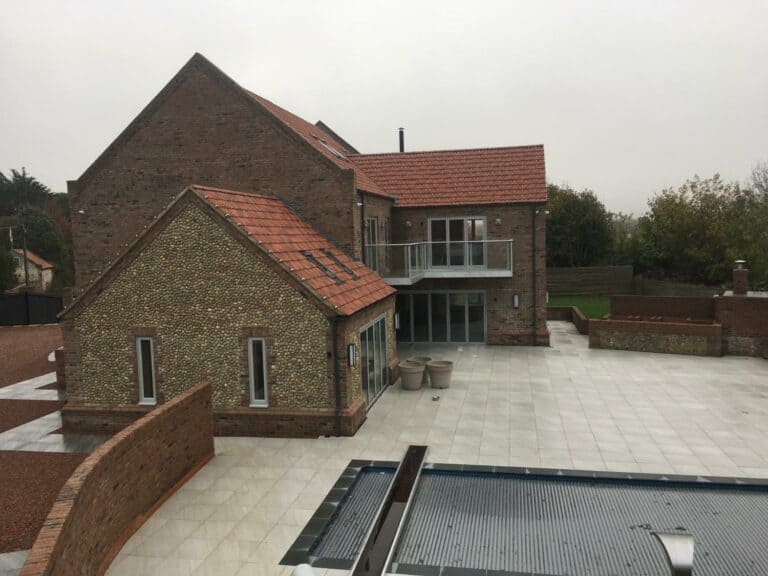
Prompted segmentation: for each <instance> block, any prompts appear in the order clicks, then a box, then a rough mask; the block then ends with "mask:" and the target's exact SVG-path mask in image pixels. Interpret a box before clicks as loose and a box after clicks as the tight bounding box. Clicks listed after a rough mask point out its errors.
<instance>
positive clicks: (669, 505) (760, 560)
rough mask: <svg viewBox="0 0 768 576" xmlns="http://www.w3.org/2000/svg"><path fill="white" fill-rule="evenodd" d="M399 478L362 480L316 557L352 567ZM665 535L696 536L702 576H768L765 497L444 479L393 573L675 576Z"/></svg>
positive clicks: (498, 477)
mask: <svg viewBox="0 0 768 576" xmlns="http://www.w3.org/2000/svg"><path fill="white" fill-rule="evenodd" d="M393 474H394V470H393V469H386V468H379V467H368V468H362V469H361V470H360V472H359V474H358V475H357V477H356V479H355V481H354V483H353V484H352V485H351V487H350V489H349V491H348V494H347V496H346V498H345V499H344V500H343V502H342V503H341V504H340V506H339V508H338V510H337V511H336V513H335V515H334V516H333V517H332V518H331V519H330V522H329V523H328V524H327V527H326V528H325V530H324V532H323V533H322V535H321V536H320V538H319V540H318V541H316V543H315V544H314V545H313V546H312V548H311V555H312V556H313V557H316V558H327V559H335V560H336V561H337V564H336V565H337V566H339V567H341V566H343V565H345V564H348V565H351V562H352V561H353V560H354V558H355V555H356V553H357V551H358V550H359V549H360V546H361V545H362V542H363V540H364V537H365V534H366V531H367V530H368V527H369V526H370V523H371V521H372V519H373V517H374V515H375V513H376V510H377V508H378V506H379V504H380V503H381V501H382V499H383V498H384V495H385V493H386V490H387V487H388V486H389V483H390V481H391V480H392V476H393ZM654 530H659V531H676V530H679V531H685V532H687V533H690V534H692V535H693V536H694V538H695V542H696V555H695V561H694V573H695V574H696V575H697V576H708V575H711V576H715V575H718V576H719V575H722V574H740V575H746V574H768V492H766V488H765V487H763V486H750V487H748V486H737V485H716V484H707V483H703V482H658V481H638V480H617V479H596V478H577V477H565V476H536V475H531V474H524V475H523V474H506V473H477V472H452V471H443V470H437V469H425V470H424V472H423V474H422V477H421V481H420V483H419V486H418V488H417V492H416V496H415V500H414V502H413V505H412V508H411V510H410V512H409V514H408V517H407V519H406V523H405V527H404V529H403V533H402V537H401V539H400V542H399V544H398V547H397V549H396V551H395V555H394V562H393V565H392V571H393V572H400V573H409V574H438V573H440V569H441V568H442V569H443V570H442V573H443V574H460V573H465V574H478V573H480V574H482V573H484V572H485V571H490V570H492V571H497V572H496V573H497V574H503V573H522V574H552V575H564V574H574V575H576V574H579V575H587V574H588V575H622V576H623V575H643V576H646V575H655V574H658V575H666V574H669V569H668V568H667V567H666V561H665V559H664V554H663V552H662V549H661V547H660V546H659V544H658V543H656V542H654V541H653V537H652V535H651V531H654ZM450 568H453V569H450Z"/></svg>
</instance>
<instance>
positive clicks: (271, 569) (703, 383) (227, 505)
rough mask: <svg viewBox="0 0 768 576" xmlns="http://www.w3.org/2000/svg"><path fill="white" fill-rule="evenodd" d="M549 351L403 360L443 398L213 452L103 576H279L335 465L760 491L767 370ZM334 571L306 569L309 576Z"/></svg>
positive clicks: (756, 362)
mask: <svg viewBox="0 0 768 576" xmlns="http://www.w3.org/2000/svg"><path fill="white" fill-rule="evenodd" d="M550 330H551V331H552V347H551V348H508V347H486V346H474V345H473V346H456V345H443V346H422V345H418V346H414V347H408V348H407V349H401V350H400V356H401V358H405V357H407V356H408V355H411V354H416V353H418V354H419V355H421V354H424V353H426V354H427V355H430V356H433V357H435V358H438V357H439V358H443V359H450V360H453V361H454V362H455V371H454V378H453V384H452V387H451V388H450V389H448V390H431V389H425V390H422V391H419V392H405V391H403V390H401V389H400V388H399V387H392V388H390V389H388V390H387V391H386V392H385V393H384V394H383V395H382V397H381V398H380V399H379V400H378V401H377V403H376V404H375V406H374V407H373V409H372V410H371V412H370V414H369V417H368V420H367V421H366V422H365V424H364V425H363V426H362V428H361V429H360V430H359V431H358V433H357V434H356V435H355V437H353V438H320V439H317V440H292V439H273V438H217V439H216V453H217V456H216V457H215V458H214V459H213V460H212V461H211V462H210V463H209V464H208V465H207V466H206V467H205V468H203V469H202V470H201V471H200V472H198V473H197V474H196V475H195V476H194V478H192V479H191V480H190V481H189V482H188V483H187V484H185V485H184V487H183V488H182V489H181V490H179V492H177V493H176V494H175V495H174V496H173V497H171V498H170V499H169V500H168V501H167V502H166V503H165V504H164V505H163V506H162V507H161V508H160V509H159V510H158V511H157V512H156V513H155V514H154V516H153V517H152V518H151V519H150V520H149V521H148V522H147V523H146V524H145V525H144V526H142V528H141V529H140V530H139V531H138V532H137V533H136V534H135V535H134V536H133V538H131V540H130V541H129V542H128V543H127V544H126V546H125V547H124V548H123V550H122V551H121V552H120V555H119V556H118V557H117V559H116V560H115V562H114V563H113V565H112V567H111V568H110V571H109V574H111V575H113V576H114V575H123V574H137V573H142V574H162V575H173V574H216V575H228V574H233V575H236V574H241V575H242V574H259V575H262V574H263V575H267V576H268V575H270V574H275V575H285V574H290V573H291V571H292V567H290V566H280V565H279V564H278V562H279V561H280V559H281V558H282V556H283V554H284V553H285V552H286V550H287V548H288V547H289V546H290V545H291V543H292V542H293V540H294V539H295V538H296V536H297V535H298V534H299V532H300V531H301V529H302V527H303V526H304V523H305V522H306V520H307V519H308V518H309V516H310V515H311V514H312V513H313V512H314V510H315V509H316V508H317V506H318V505H319V504H320V502H321V501H322V500H323V498H324V497H325V494H326V493H327V492H328V490H329V489H330V488H331V486H332V485H333V484H334V482H335V481H336V479H337V477H338V476H339V474H341V472H342V470H343V469H344V467H345V466H346V465H347V463H348V462H349V460H351V459H355V458H364V459H387V460H397V459H400V457H401V456H402V454H403V452H404V451H405V449H406V447H407V446H408V444H412V443H427V444H429V446H430V453H429V460H430V461H432V462H456V463H464V464H472V463H478V464H496V465H512V466H544V467H556V468H560V467H565V468H581V469H589V470H612V471H617V472H633V471H643V472H658V473H681V474H692V475H727V476H753V477H763V478H766V477H768V418H766V416H767V415H768V362H766V361H765V360H761V359H755V358H737V357H724V358H698V357H691V356H673V355H663V354H644V353H634V352H617V351H612V350H589V349H588V348H587V343H586V337H584V336H580V335H579V334H578V333H576V331H575V330H574V328H573V326H572V325H571V324H569V323H564V322H553V323H550ZM344 573H345V572H338V571H332V570H329V571H324V570H317V571H316V574H318V575H323V574H344Z"/></svg>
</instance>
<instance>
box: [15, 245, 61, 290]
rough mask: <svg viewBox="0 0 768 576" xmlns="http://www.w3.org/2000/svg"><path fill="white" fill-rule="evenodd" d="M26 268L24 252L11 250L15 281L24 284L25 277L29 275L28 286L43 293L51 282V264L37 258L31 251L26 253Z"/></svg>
mask: <svg viewBox="0 0 768 576" xmlns="http://www.w3.org/2000/svg"><path fill="white" fill-rule="evenodd" d="M26 256H27V258H26V259H27V266H26V270H25V268H24V250H22V249H21V248H14V249H13V264H14V266H15V268H16V280H17V281H18V282H19V283H20V284H24V282H25V281H26V277H27V275H29V285H30V286H32V287H35V288H37V289H39V290H42V291H45V290H48V288H49V287H50V285H51V282H53V274H54V269H55V268H56V267H55V266H54V265H53V264H51V263H50V262H48V260H46V259H45V258H43V257H41V256H38V255H37V254H35V253H34V252H32V250H27V251H26Z"/></svg>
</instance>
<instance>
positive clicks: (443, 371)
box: [427, 360, 453, 388]
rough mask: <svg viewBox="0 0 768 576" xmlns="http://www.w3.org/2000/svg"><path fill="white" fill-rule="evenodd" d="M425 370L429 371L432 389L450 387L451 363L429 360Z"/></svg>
mask: <svg viewBox="0 0 768 576" xmlns="http://www.w3.org/2000/svg"><path fill="white" fill-rule="evenodd" d="M427 370H429V379H430V380H431V381H432V388H448V387H449V386H450V385H451V374H452V373H453V362H451V361H449V360H431V361H430V362H427Z"/></svg>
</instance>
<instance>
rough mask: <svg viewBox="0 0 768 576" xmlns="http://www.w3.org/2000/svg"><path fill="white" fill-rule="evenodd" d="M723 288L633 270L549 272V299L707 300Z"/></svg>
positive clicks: (603, 268) (598, 268)
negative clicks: (638, 297) (630, 296)
mask: <svg viewBox="0 0 768 576" xmlns="http://www.w3.org/2000/svg"><path fill="white" fill-rule="evenodd" d="M723 290H724V287H723V286H703V285H701V284H689V283H686V282H675V281H673V280H653V279H651V278H645V277H643V276H640V275H638V276H634V275H633V273H632V266H584V267H578V266H575V267H573V268H547V291H548V292H549V295H550V296H613V295H615V294H643V295H647V296H704V297H709V296H713V295H715V294H720V293H722V291H723Z"/></svg>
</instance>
